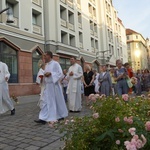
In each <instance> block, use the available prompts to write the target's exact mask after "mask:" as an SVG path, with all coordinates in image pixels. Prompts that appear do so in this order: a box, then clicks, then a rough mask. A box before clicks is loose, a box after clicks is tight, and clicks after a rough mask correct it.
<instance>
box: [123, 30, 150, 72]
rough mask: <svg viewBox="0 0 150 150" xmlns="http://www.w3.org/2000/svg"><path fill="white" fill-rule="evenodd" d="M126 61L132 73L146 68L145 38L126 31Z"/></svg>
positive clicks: (146, 49)
mask: <svg viewBox="0 0 150 150" xmlns="http://www.w3.org/2000/svg"><path fill="white" fill-rule="evenodd" d="M126 35H127V50H128V61H129V62H130V63H131V65H132V68H133V70H134V71H136V70H137V69H146V68H148V47H147V41H146V40H145V38H144V37H143V36H142V35H141V34H140V33H138V32H136V31H133V30H131V29H126Z"/></svg>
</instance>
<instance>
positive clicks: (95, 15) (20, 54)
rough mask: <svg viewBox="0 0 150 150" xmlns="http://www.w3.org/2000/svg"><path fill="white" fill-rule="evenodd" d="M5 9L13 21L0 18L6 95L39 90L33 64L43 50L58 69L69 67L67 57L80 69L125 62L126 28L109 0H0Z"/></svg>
mask: <svg viewBox="0 0 150 150" xmlns="http://www.w3.org/2000/svg"><path fill="white" fill-rule="evenodd" d="M7 7H9V12H10V11H11V12H12V15H13V18H14V22H13V23H8V22H7V19H9V18H8V16H7V12H4V13H2V14H0V59H1V60H2V61H4V62H6V63H7V65H8V67H9V70H10V73H11V78H10V81H9V82H10V83H9V86H10V93H11V94H15V95H27V94H28V95H29V94H37V93H38V92H39V88H38V86H37V85H36V84H35V79H36V74H37V72H38V69H39V68H38V65H37V64H38V61H39V59H40V57H41V55H42V54H43V53H44V51H47V50H51V51H52V52H53V53H54V59H55V60H57V61H59V63H60V65H61V67H62V69H66V68H68V67H69V66H70V62H69V58H70V56H76V57H77V59H78V63H79V64H81V66H82V67H83V69H84V65H85V64H89V65H91V66H92V68H93V69H96V70H99V67H100V65H101V64H104V63H105V64H106V63H107V64H108V65H112V66H115V61H116V59H122V60H123V62H126V61H127V51H126V38H125V28H124V26H123V24H122V22H121V20H120V19H118V17H117V11H116V10H115V8H114V7H113V4H112V1H111V0H25V1H24V0H1V1H0V10H3V9H5V8H7ZM20 89H21V90H20Z"/></svg>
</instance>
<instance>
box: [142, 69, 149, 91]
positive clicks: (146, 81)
mask: <svg viewBox="0 0 150 150" xmlns="http://www.w3.org/2000/svg"><path fill="white" fill-rule="evenodd" d="M142 79H143V85H144V91H147V92H148V91H150V72H149V70H148V69H145V70H144V74H143V76H142Z"/></svg>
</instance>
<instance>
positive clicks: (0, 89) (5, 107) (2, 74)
mask: <svg viewBox="0 0 150 150" xmlns="http://www.w3.org/2000/svg"><path fill="white" fill-rule="evenodd" d="M9 77H10V73H9V71H8V66H7V65H6V64H5V63H3V62H1V61H0V114H3V113H5V112H7V111H9V110H10V111H11V115H14V114H15V108H14V105H13V102H12V100H11V99H10V96H9V89H8V80H9Z"/></svg>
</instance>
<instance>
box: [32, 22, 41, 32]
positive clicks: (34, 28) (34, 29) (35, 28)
mask: <svg viewBox="0 0 150 150" xmlns="http://www.w3.org/2000/svg"><path fill="white" fill-rule="evenodd" d="M33 32H34V33H38V34H41V33H42V28H41V27H40V26H38V25H35V24H33Z"/></svg>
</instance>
